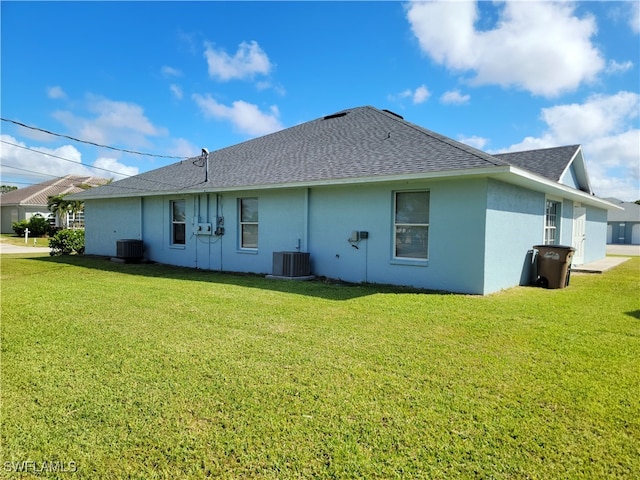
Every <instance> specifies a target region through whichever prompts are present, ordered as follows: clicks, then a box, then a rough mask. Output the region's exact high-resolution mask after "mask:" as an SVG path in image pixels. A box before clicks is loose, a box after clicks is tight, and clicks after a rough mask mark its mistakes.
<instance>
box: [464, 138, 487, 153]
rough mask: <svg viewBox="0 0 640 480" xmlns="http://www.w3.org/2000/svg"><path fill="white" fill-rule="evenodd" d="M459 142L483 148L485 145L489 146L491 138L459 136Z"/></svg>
mask: <svg viewBox="0 0 640 480" xmlns="http://www.w3.org/2000/svg"><path fill="white" fill-rule="evenodd" d="M458 141H459V142H462V143H464V144H465V145H469V146H471V147H474V148H477V149H479V150H483V149H484V147H486V146H487V144H488V143H489V140H488V139H486V138H483V137H478V136H475V135H474V136H471V137H459V138H458Z"/></svg>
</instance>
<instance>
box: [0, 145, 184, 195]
mask: <svg viewBox="0 0 640 480" xmlns="http://www.w3.org/2000/svg"><path fill="white" fill-rule="evenodd" d="M0 142H1V143H6V144H7V145H11V146H13V147H18V148H22V149H24V150H29V151H30V152H34V153H39V154H40V155H44V156H47V157H53V158H58V159H60V160H64V161H65V162H70V163H75V164H76V165H81V166H83V167H85V168H93V169H95V170H102V171H104V172H108V173H115V174H116V175H121V176H123V177H133V176H136V175H127V174H126V173H121V172H116V171H114V170H108V169H106V168H101V167H94V166H93V165H85V164H84V163H78V162H76V161H74V160H70V159H68V158H64V157H60V156H59V155H54V154H53V153H46V152H41V151H39V150H34V149H33V148H29V147H23V146H22V145H18V144H15V143H11V142H7V141H6V140H0ZM12 168H16V167H12ZM34 173H35V172H34ZM41 175H46V174H41ZM139 180H141V181H145V182H151V183H156V184H158V185H168V186H169V187H174V188H178V189H180V190H182V189H184V188H188V187H187V186H184V185H176V184H173V183H168V182H161V181H159V180H151V179H148V178H140V179H139ZM109 186H110V187H118V188H126V189H132V190H140V191H147V190H145V189H143V188H137V187H120V186H119V185H113V184H109Z"/></svg>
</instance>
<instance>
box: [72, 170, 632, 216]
mask: <svg viewBox="0 0 640 480" xmlns="http://www.w3.org/2000/svg"><path fill="white" fill-rule="evenodd" d="M470 177H478V178H482V177H487V178H495V179H498V180H501V181H503V182H505V183H510V184H514V185H518V186H521V187H524V188H528V189H530V190H535V191H542V192H544V193H546V194H550V195H556V196H559V197H562V198H567V199H570V200H574V201H578V202H582V203H584V204H587V205H591V206H594V207H598V208H603V209H607V210H623V209H622V208H621V207H619V206H617V205H615V204H613V203H610V202H607V201H605V200H602V199H601V198H598V197H595V196H593V195H590V194H588V193H586V192H582V191H580V190H576V189H575V188H572V187H567V186H566V185H562V184H560V183H557V182H554V181H553V180H548V179H546V178H544V177H541V176H539V175H536V174H534V173H531V172H529V171H527V170H523V169H521V168H518V167H514V166H512V165H498V166H491V167H484V168H468V169H463V170H447V171H441V172H427V173H410V174H403V175H381V176H372V177H356V178H337V179H328V180H317V181H311V182H291V183H279V184H264V185H233V186H228V187H216V186H214V185H211V187H210V188H206V187H204V186H203V185H198V186H197V187H194V188H183V189H179V190H166V191H152V192H151V191H150V192H144V191H140V192H135V193H133V192H132V193H122V194H115V195H109V196H108V197H104V196H95V197H92V196H90V195H87V196H86V197H85V198H84V199H85V200H94V199H108V198H130V197H152V196H153V197H156V196H180V195H198V194H202V193H225V192H241V191H242V192H246V191H258V190H279V189H295V188H313V187H325V186H338V185H362V184H376V183H389V182H404V181H420V180H453V179H455V178H470ZM86 193H87V194H89V192H86Z"/></svg>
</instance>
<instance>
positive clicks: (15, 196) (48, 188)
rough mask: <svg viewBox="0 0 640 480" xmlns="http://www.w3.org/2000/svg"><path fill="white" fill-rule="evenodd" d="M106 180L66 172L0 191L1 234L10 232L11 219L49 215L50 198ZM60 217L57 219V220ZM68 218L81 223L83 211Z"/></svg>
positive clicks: (78, 190)
mask: <svg viewBox="0 0 640 480" xmlns="http://www.w3.org/2000/svg"><path fill="white" fill-rule="evenodd" d="M108 181H109V180H107V179H106V178H98V177H91V176H79V175H66V176H64V177H60V178H54V179H52V180H47V181H46V182H42V183H38V184H36V185H30V186H28V187H25V188H19V189H17V190H12V191H10V192H6V193H3V194H0V207H1V215H0V216H1V217H2V220H1V221H0V225H1V229H2V230H1V233H13V228H12V225H13V222H18V221H21V220H29V219H30V218H31V217H32V216H34V215H41V216H43V217H44V218H49V216H50V215H51V212H50V211H49V209H48V208H47V202H48V200H49V197H53V196H56V195H65V194H69V193H76V192H81V191H83V190H84V189H86V188H87V187H88V186H89V187H94V186H97V185H103V184H105V183H107V182H108ZM71 215H72V214H71ZM59 220H60V219H56V222H58V221H59ZM70 220H71V221H78V220H79V221H81V222H82V212H80V218H79V219H75V218H72V219H70ZM70 223H71V222H68V223H67V224H70Z"/></svg>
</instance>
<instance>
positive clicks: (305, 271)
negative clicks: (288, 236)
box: [273, 252, 311, 277]
mask: <svg viewBox="0 0 640 480" xmlns="http://www.w3.org/2000/svg"><path fill="white" fill-rule="evenodd" d="M310 272H311V268H310V262H309V253H308V252H273V275H274V276H276V277H306V276H308V275H310Z"/></svg>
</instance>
